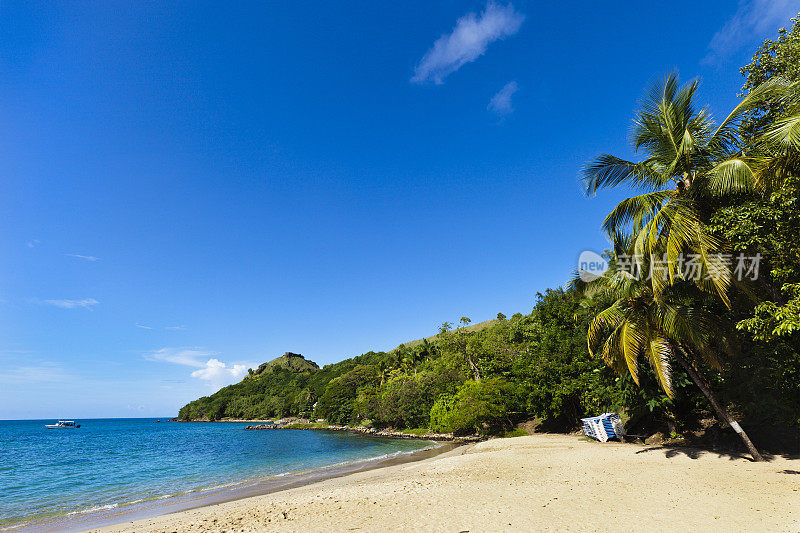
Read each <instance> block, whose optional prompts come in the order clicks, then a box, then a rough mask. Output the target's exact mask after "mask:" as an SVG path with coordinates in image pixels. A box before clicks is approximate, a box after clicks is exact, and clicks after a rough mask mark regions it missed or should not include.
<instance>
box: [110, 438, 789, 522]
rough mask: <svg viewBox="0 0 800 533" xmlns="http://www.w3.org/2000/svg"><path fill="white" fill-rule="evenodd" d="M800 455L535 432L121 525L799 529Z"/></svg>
mask: <svg viewBox="0 0 800 533" xmlns="http://www.w3.org/2000/svg"><path fill="white" fill-rule="evenodd" d="M791 474H800V459H798V458H796V457H794V458H792V457H789V456H784V457H773V458H772V459H771V461H770V462H767V463H754V462H752V461H750V460H749V459H747V458H744V457H741V456H737V455H728V454H722V453H717V452H710V451H705V450H701V449H697V448H680V447H676V448H665V447H660V446H642V445H636V444H622V443H614V442H609V443H597V442H589V441H585V440H581V439H579V438H578V437H575V436H568V435H552V434H535V435H530V436H525V437H516V438H509V439H492V440H489V441H484V442H480V443H477V444H473V445H468V446H460V447H455V448H453V449H452V450H450V451H449V452H448V453H442V454H440V455H437V456H435V457H431V458H429V459H427V460H423V461H419V462H412V463H404V464H399V465H394V466H387V467H385V468H377V469H372V470H369V471H363V472H355V473H350V474H349V475H344V476H340V477H337V478H330V479H326V480H323V481H319V482H317V483H312V484H307V485H303V486H301V487H296V488H291V489H288V490H283V491H280V492H274V493H270V494H266V495H261V496H255V497H251V498H245V499H240V500H236V501H229V502H226V503H220V504H215V505H210V506H207V507H202V508H197V509H193V510H188V511H183V512H179V513H175V514H168V515H162V516H159V517H157V518H152V519H145V520H139V521H135V522H127V523H123V524H117V525H115V526H110V527H104V528H102V529H100V531H102V532H103V533H111V532H114V533H117V532H126V533H127V532H134V531H135V532H137V533H139V532H143V533H156V532H171V531H178V532H181V533H183V532H200V531H202V532H206V531H214V532H222V531H343V530H360V531H414V530H416V531H420V530H421V531H448V532H452V531H564V530H570V531H576V530H602V531H612V530H614V531H616V530H617V529H618V528H619V524H647V525H648V529H651V530H655V531H674V529H675V527H676V525H679V526H683V527H687V526H691V527H692V528H693V529H696V530H703V531H708V530H714V531H727V530H733V531H744V530H756V531H764V530H769V531H794V532H796V531H798V530H800V507H798V506H797V501H798V500H800V475H791Z"/></svg>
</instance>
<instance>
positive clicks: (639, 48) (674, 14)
mask: <svg viewBox="0 0 800 533" xmlns="http://www.w3.org/2000/svg"><path fill="white" fill-rule="evenodd" d="M382 4H385V3H374V2H360V3H350V2H347V3H331V2H325V3H323V2H271V3H266V2H252V3H246V2H234V3H227V4H220V3H211V2H183V3H169V4H167V3H146V4H145V3H141V2H131V3H123V2H97V3H90V2H76V3H66V2H62V3H43V2H42V3H35V2H13V1H11V2H3V3H2V5H0V32H1V34H2V35H1V36H2V38H0V121H2V125H3V127H2V129H0V209H2V212H3V215H4V231H3V233H2V239H0V253H1V254H2V255H0V314H1V316H0V323H1V324H0V368H2V371H0V418H38V417H45V418H58V417H75V418H81V417H83V418H86V417H93V416H97V417H100V416H168V415H174V414H176V412H177V409H178V408H179V407H180V406H181V405H183V404H184V403H185V402H187V401H189V400H191V399H194V398H196V397H198V396H200V395H204V394H208V393H210V392H212V391H213V390H215V388H216V387H219V386H220V385H222V384H225V383H230V382H233V381H236V380H238V379H239V377H240V375H241V373H242V372H243V371H245V369H246V368H247V367H249V366H255V365H257V364H259V363H260V362H263V361H266V360H269V359H271V358H273V357H275V356H277V355H280V354H282V353H283V352H285V351H293V352H299V353H302V354H304V355H306V356H307V357H309V358H311V359H313V360H314V361H317V362H318V363H320V364H324V363H330V362H335V361H338V360H341V359H343V358H345V357H350V356H353V355H358V354H360V353H363V352H366V351H369V350H371V349H375V350H380V349H390V348H393V347H394V346H396V345H397V344H399V343H400V342H402V341H404V340H409V339H413V338H418V337H421V336H426V335H430V334H432V333H433V332H435V330H436V327H437V325H438V324H440V323H441V322H443V321H445V320H449V321H455V320H457V319H458V318H459V317H461V316H463V315H466V316H469V317H471V318H472V319H473V321H476V322H477V321H481V320H486V319H489V318H493V317H494V316H495V315H496V314H497V312H500V311H502V312H503V313H505V314H507V315H510V314H513V313H515V312H529V311H530V309H531V307H532V305H533V303H534V301H535V294H536V292H537V291H542V290H544V289H545V288H547V287H554V286H558V285H561V284H563V283H564V282H565V281H566V279H567V278H568V276H569V273H570V271H571V270H572V269H573V268H574V267H575V262H576V260H577V257H578V255H579V253H580V252H581V251H582V250H585V249H596V250H601V249H602V248H603V247H604V243H605V240H604V238H603V236H602V234H601V232H600V230H599V228H600V224H601V222H602V219H603V216H604V215H605V214H606V213H607V212H608V211H609V210H610V208H611V206H612V205H613V204H614V203H615V202H616V201H618V200H619V199H620V198H621V194H622V192H620V191H616V192H610V193H604V194H602V195H600V196H598V197H596V198H592V199H587V198H585V197H584V196H583V195H582V193H581V191H580V187H579V174H580V169H581V167H582V165H583V164H584V163H585V162H586V161H587V160H588V159H590V158H592V157H593V156H595V155H596V154H598V153H599V152H602V151H605V152H611V153H615V154H621V155H625V156H629V155H631V154H630V151H629V149H628V147H627V143H626V139H627V133H628V131H629V128H630V120H631V118H632V114H633V110H634V108H635V106H636V102H637V100H638V99H639V98H640V96H641V95H642V93H643V90H644V89H645V88H646V87H647V86H648V85H649V84H650V83H651V82H652V81H653V80H654V79H655V78H656V77H657V76H660V75H663V74H665V73H667V72H669V71H670V70H672V69H673V68H676V69H678V70H679V71H680V73H681V75H682V77H683V78H684V79H689V78H692V77H695V76H699V77H701V78H702V81H703V86H702V91H701V94H700V98H701V100H702V101H704V102H708V103H710V104H711V109H712V111H713V112H714V113H715V114H716V115H721V114H723V113H724V112H726V110H728V109H729V108H730V107H731V106H733V105H734V104H735V101H736V94H737V92H738V90H739V88H740V86H741V84H742V78H741V76H740V75H739V72H738V69H739V67H740V66H741V65H743V64H745V63H746V62H747V60H748V58H749V57H750V56H751V55H752V53H753V51H754V49H755V47H756V46H757V44H758V43H759V42H760V41H761V40H762V39H763V38H765V37H768V36H772V35H774V34H775V31H776V30H777V28H778V27H780V26H785V25H787V23H788V19H789V18H790V17H791V16H792V15H793V14H794V13H796V12H797V11H800V6H798V5H797V2H786V1H769V0H744V1H742V2H739V3H736V2H731V1H708V2H688V1H687V2H669V3H665V2H659V3H656V2H653V3H637V4H636V5H635V7H623V5H622V4H619V5H615V4H614V3H611V4H609V3H601V2H532V1H528V2H514V3H513V5H511V4H508V3H495V4H492V3H490V4H486V3H483V2H464V3H462V2H441V3H431V2H398V3H394V4H385V5H382Z"/></svg>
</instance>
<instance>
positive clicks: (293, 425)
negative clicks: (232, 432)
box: [174, 418, 486, 443]
mask: <svg viewBox="0 0 800 533" xmlns="http://www.w3.org/2000/svg"><path fill="white" fill-rule="evenodd" d="M174 421H176V422H180V423H186V424H194V423H201V424H209V423H219V422H227V423H239V424H251V425H249V426H247V427H245V428H244V429H245V430H246V431H271V430H277V429H299V430H317V431H349V432H351V433H357V434H359V435H365V436H368V437H379V438H384V439H418V440H430V441H437V442H458V443H468V442H480V441H482V440H486V437H482V436H479V435H464V436H458V437H457V436H455V435H453V434H452V433H434V432H432V431H428V432H426V433H415V432H409V431H403V430H394V429H391V428H386V429H375V428H368V427H364V426H341V425H337V424H327V423H324V422H311V421H310V420H307V419H300V418H288V419H279V420H243V419H238V418H226V419H221V420H214V421H211V420H204V419H192V420H177V419H175V420H174ZM252 424H256V425H252Z"/></svg>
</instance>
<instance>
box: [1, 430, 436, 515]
mask: <svg viewBox="0 0 800 533" xmlns="http://www.w3.org/2000/svg"><path fill="white" fill-rule="evenodd" d="M156 420H157V419H153V418H148V419H142V418H137V419H90V420H76V422H78V423H79V424H81V427H80V428H79V429H46V428H45V427H44V425H45V424H51V423H53V422H55V421H54V420H23V421H0V529H7V528H11V529H16V528H18V527H20V526H25V525H26V524H30V523H31V521H33V522H38V521H41V520H45V519H46V520H49V521H51V522H52V521H53V520H55V521H56V523H58V520H59V517H64V518H68V517H70V516H75V515H76V514H81V513H92V512H96V511H98V510H103V509H115V508H121V507H124V506H126V505H131V504H139V503H140V502H142V501H150V500H158V499H162V498H166V497H169V496H175V495H179V494H184V493H187V492H191V491H202V490H206V489H212V488H214V487H220V486H224V485H228V484H237V483H245V482H251V481H253V480H259V479H263V478H269V477H271V476H276V475H281V474H286V473H292V472H301V471H309V470H314V469H319V468H323V467H328V466H331V465H338V464H342V463H348V462H355V461H360V460H364V459H370V458H375V457H381V456H390V455H392V454H402V453H406V452H411V451H414V450H419V449H421V448H425V447H428V446H430V445H431V444H432V443H431V442H428V441H418V440H398V439H380V438H374V437H367V436H361V435H357V434H352V433H348V432H330V431H303V430H272V431H244V430H243V428H244V427H245V426H246V425H247V424H244V423H227V422H222V423H178V422H156Z"/></svg>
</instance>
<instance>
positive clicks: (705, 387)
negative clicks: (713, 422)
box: [676, 354, 764, 461]
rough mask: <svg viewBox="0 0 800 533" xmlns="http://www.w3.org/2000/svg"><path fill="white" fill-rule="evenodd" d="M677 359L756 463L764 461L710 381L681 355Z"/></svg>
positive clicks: (677, 355)
mask: <svg viewBox="0 0 800 533" xmlns="http://www.w3.org/2000/svg"><path fill="white" fill-rule="evenodd" d="M676 359H677V360H678V362H679V363H680V365H681V366H682V367H683V368H684V369H685V370H686V372H687V373H688V374H689V377H690V378H692V381H694V384H695V385H697V387H698V388H699V389H700V390H701V391H702V392H703V394H704V395H705V397H706V398H708V401H709V403H711V406H712V407H713V408H714V411H716V413H717V417H718V418H719V419H720V420H721V421H723V422H725V423H726V424H728V425H729V426H730V427H731V428H732V429H733V430H734V431H735V432H736V433H738V434H739V437H740V438H741V439H742V442H744V445H745V446H746V447H747V450H748V451H749V452H750V455H752V456H753V460H754V461H763V460H764V458H763V457H762V456H761V454H760V453H758V450H757V449H756V447H755V445H754V444H753V442H752V441H751V440H750V437H748V436H747V433H745V431H744V430H743V429H742V426H740V425H739V423H738V422H737V421H736V420H735V419H734V418H733V417H732V416H731V415H730V413H728V411H727V410H726V409H725V408H724V407H722V405H720V403H719V402H718V401H717V399H716V398H715V397H714V393H712V392H711V386H710V385H709V383H708V381H707V380H706V378H705V377H703V376H702V375H701V374H700V372H698V371H697V370H696V369H695V368H694V366H693V365H692V364H691V363H690V362H689V361H687V360H686V359H685V358H684V357H683V356H681V355H680V354H676Z"/></svg>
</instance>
